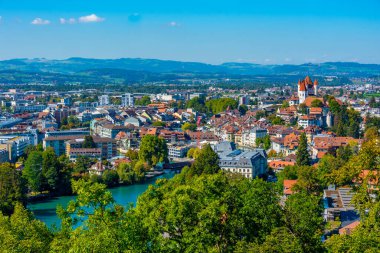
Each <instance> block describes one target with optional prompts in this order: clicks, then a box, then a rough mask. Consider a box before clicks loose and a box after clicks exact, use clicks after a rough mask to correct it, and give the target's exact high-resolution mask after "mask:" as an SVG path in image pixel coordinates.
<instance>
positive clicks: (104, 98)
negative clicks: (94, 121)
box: [99, 95, 110, 106]
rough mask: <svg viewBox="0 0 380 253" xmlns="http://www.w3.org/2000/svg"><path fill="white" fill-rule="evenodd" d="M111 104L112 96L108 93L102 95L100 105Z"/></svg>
mask: <svg viewBox="0 0 380 253" xmlns="http://www.w3.org/2000/svg"><path fill="white" fill-rule="evenodd" d="M109 104H110V98H109V96H108V95H101V96H100V97H99V105H100V106H104V105H109Z"/></svg>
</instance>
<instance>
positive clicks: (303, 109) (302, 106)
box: [298, 103, 307, 114]
mask: <svg viewBox="0 0 380 253" xmlns="http://www.w3.org/2000/svg"><path fill="white" fill-rule="evenodd" d="M298 113H300V114H307V106H306V105H305V104H304V103H302V104H299V105H298Z"/></svg>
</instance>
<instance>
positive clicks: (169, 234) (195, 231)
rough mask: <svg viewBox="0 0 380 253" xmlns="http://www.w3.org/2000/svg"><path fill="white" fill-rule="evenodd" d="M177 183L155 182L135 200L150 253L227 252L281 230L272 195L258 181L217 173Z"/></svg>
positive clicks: (275, 203)
mask: <svg viewBox="0 0 380 253" xmlns="http://www.w3.org/2000/svg"><path fill="white" fill-rule="evenodd" d="M181 181H182V180H181V177H177V178H175V179H173V180H170V181H159V182H158V185H157V186H151V187H150V188H149V189H148V191H147V192H145V193H144V194H143V195H142V196H141V197H140V198H139V200H138V204H137V208H136V213H137V215H138V217H140V218H141V220H142V224H143V228H144V229H145V230H146V231H147V233H148V238H149V241H150V242H151V247H152V248H151V251H152V252H167V251H172V250H171V249H175V250H173V251H174V252H232V251H233V250H234V247H235V245H236V244H237V242H239V241H240V240H241V239H242V238H245V240H246V241H247V242H253V241H256V240H259V241H262V240H263V239H264V238H265V237H266V236H267V235H268V234H270V233H271V231H272V230H273V228H275V227H277V226H278V225H279V224H281V208H280V206H279V204H278V203H279V199H278V198H277V197H276V192H275V189H274V188H273V185H271V184H268V183H266V182H264V181H262V180H259V179H255V180H253V181H251V180H248V179H244V178H241V177H237V178H235V177H232V176H230V175H224V174H221V173H217V174H212V175H206V174H203V175H201V176H200V177H194V178H192V179H190V180H188V181H186V182H181ZM269 217H270V218H269Z"/></svg>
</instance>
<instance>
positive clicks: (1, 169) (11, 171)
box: [0, 163, 26, 215]
mask: <svg viewBox="0 0 380 253" xmlns="http://www.w3.org/2000/svg"><path fill="white" fill-rule="evenodd" d="M25 193H26V187H25V182H24V181H23V180H22V178H21V172H20V171H17V170H16V168H15V167H14V166H13V165H11V164H10V163H3V164H1V165H0V212H2V213H3V214H5V215H10V214H11V213H13V209H14V207H15V205H16V204H17V202H21V203H25V202H26V195H25Z"/></svg>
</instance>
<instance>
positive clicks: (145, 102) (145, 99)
mask: <svg viewBox="0 0 380 253" xmlns="http://www.w3.org/2000/svg"><path fill="white" fill-rule="evenodd" d="M150 103H151V101H150V97H149V96H143V97H142V98H140V99H136V101H135V105H142V106H146V105H149V104H150Z"/></svg>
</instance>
